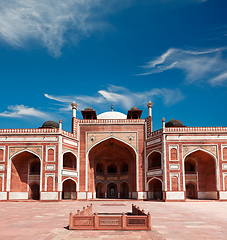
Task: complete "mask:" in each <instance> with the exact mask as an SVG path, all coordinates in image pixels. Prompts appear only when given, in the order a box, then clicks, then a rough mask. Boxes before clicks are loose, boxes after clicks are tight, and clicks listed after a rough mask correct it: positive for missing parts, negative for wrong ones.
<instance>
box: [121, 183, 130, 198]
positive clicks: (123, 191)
mask: <svg viewBox="0 0 227 240" xmlns="http://www.w3.org/2000/svg"><path fill="white" fill-rule="evenodd" d="M120 197H121V198H128V197H129V188H128V183H126V182H123V183H122V184H121V195H120Z"/></svg>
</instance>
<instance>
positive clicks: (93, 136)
mask: <svg viewBox="0 0 227 240" xmlns="http://www.w3.org/2000/svg"><path fill="white" fill-rule="evenodd" d="M111 137H113V138H116V139H119V140H122V141H123V142H126V143H128V144H129V145H131V146H133V147H134V149H136V150H137V133H136V132H104V133H97V132H89V133H87V150H88V149H90V148H91V147H92V146H93V145H95V144H97V143H98V142H100V141H102V140H105V139H108V138H111Z"/></svg>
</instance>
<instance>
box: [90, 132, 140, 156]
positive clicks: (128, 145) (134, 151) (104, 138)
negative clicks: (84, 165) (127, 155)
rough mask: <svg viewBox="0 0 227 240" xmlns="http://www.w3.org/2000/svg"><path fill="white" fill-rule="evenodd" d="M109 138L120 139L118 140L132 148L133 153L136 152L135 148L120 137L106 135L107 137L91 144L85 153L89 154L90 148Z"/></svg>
mask: <svg viewBox="0 0 227 240" xmlns="http://www.w3.org/2000/svg"><path fill="white" fill-rule="evenodd" d="M111 138H113V139H115V140H118V141H120V142H123V143H125V144H126V145H128V146H129V147H131V148H132V149H133V150H134V152H135V154H137V150H136V149H135V148H134V147H133V146H132V145H131V144H130V143H128V142H126V141H124V140H122V139H120V138H117V137H115V136H110V137H107V138H103V139H101V140H100V141H98V142H96V143H95V144H94V145H92V146H91V147H90V148H89V149H88V150H87V155H88V154H89V152H90V151H91V149H92V148H94V147H95V146H96V145H98V144H100V143H101V142H105V141H106V140H108V139H111Z"/></svg>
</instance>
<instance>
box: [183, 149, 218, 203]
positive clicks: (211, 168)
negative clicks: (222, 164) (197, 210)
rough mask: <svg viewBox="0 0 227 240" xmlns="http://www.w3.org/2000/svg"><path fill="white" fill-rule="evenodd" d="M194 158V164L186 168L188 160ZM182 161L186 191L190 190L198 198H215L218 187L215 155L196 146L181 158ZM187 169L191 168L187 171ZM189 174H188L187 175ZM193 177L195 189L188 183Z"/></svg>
mask: <svg viewBox="0 0 227 240" xmlns="http://www.w3.org/2000/svg"><path fill="white" fill-rule="evenodd" d="M193 158H194V159H196V164H195V165H194V166H192V167H191V168H190V166H189V167H188V168H186V164H187V162H188V161H190V160H193ZM182 161H183V162H182V163H183V166H184V167H183V181H184V182H183V186H184V191H186V194H188V193H187V188H189V190H188V191H191V192H192V190H193V191H194V192H195V194H194V196H196V197H198V199H217V198H218V192H217V191H218V190H219V189H220V178H219V164H218V159H217V157H216V156H215V155H214V154H213V153H212V152H210V151H208V150H206V149H202V148H196V149H194V150H192V151H190V152H188V153H187V154H185V156H184V157H183V158H182ZM192 165H193V164H192ZM187 169H189V170H190V169H192V171H191V172H187ZM189 174H190V175H189ZM191 177H193V179H195V181H196V185H197V189H196V188H195V187H193V186H192V185H190V186H189V185H188V184H189V180H190V179H191Z"/></svg>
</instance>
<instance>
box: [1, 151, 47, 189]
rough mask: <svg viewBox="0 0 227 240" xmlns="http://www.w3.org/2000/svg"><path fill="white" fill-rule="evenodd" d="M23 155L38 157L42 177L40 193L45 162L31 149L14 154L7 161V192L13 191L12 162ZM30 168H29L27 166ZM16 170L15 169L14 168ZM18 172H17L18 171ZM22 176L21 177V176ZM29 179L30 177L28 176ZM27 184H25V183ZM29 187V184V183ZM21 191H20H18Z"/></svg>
mask: <svg viewBox="0 0 227 240" xmlns="http://www.w3.org/2000/svg"><path fill="white" fill-rule="evenodd" d="M23 153H29V154H32V155H34V156H35V157H37V158H38V159H39V161H40V174H39V175H40V177H39V183H40V185H39V186H40V191H42V172H43V169H42V164H43V160H42V157H41V156H39V155H38V154H37V153H36V152H34V151H32V150H29V149H26V148H25V149H22V150H20V151H18V152H16V153H14V154H13V155H12V156H11V157H10V158H8V161H7V182H6V191H11V190H12V189H11V182H12V161H13V160H14V158H15V157H17V156H19V155H20V154H23ZM27 167H28V166H27ZM14 168H15V167H14ZM16 171H17V170H16ZM19 176H20V175H19ZM27 177H28V176H27ZM24 184H25V183H24ZM27 185H28V183H27ZM28 189H29V188H28V187H27V193H28ZM18 191H20V190H18Z"/></svg>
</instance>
